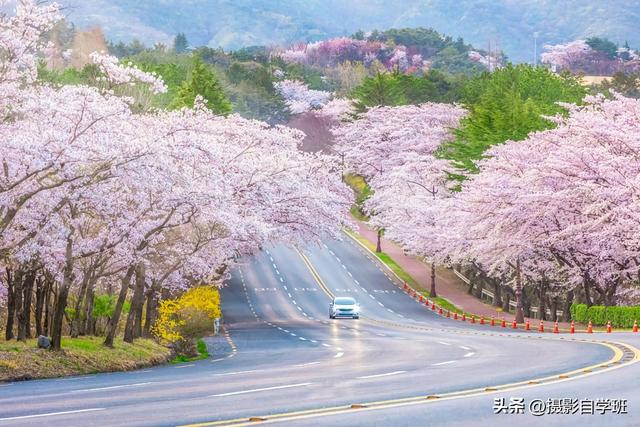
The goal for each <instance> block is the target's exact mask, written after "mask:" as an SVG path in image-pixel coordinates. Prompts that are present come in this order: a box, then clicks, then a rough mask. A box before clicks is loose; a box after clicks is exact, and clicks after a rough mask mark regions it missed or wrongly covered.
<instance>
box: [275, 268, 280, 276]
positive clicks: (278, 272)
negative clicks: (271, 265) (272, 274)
mask: <svg viewBox="0 0 640 427" xmlns="http://www.w3.org/2000/svg"><path fill="white" fill-rule="evenodd" d="M276 274H277V275H278V276H279V275H280V271H279V270H278V269H277V268H276Z"/></svg>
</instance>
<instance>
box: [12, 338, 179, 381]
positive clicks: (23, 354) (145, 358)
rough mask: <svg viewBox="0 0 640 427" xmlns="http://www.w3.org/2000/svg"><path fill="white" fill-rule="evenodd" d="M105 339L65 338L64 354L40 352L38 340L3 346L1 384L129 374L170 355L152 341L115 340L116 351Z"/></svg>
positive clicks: (158, 362) (59, 352)
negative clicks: (77, 376) (124, 372)
mask: <svg viewBox="0 0 640 427" xmlns="http://www.w3.org/2000/svg"><path fill="white" fill-rule="evenodd" d="M103 341H104V338H103V337H78V338H67V337H65V338H63V339H62V351H49V350H44V349H39V348H37V340H36V339H29V340H27V341H26V342H16V341H2V342H0V381H10V380H18V379H32V378H51V377H60V376H68V375H82V374H90V373H96V372H112V371H127V370H132V369H138V368H142V367H146V366H152V365H157V364H160V363H165V362H166V361H167V360H168V359H169V356H170V355H171V351H170V350H169V349H168V348H166V347H164V346H162V345H160V344H158V343H157V342H155V341H154V340H150V339H138V340H136V341H135V342H134V343H133V344H129V343H125V342H123V341H122V339H116V341H115V343H114V346H113V348H108V347H105V346H104V345H102V343H103Z"/></svg>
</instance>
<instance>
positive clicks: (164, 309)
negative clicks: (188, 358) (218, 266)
mask: <svg viewBox="0 0 640 427" xmlns="http://www.w3.org/2000/svg"><path fill="white" fill-rule="evenodd" d="M220 316H221V311H220V292H219V291H218V289H216V288H214V287H212V286H198V287H195V288H191V289H189V290H188V291H187V292H185V293H184V294H182V296H180V297H179V298H176V299H169V300H164V301H162V302H161V303H160V306H159V307H158V319H157V320H156V323H155V325H154V326H153V329H152V331H153V333H154V334H155V335H156V336H157V337H158V338H160V339H161V340H163V341H168V342H171V343H175V342H179V341H184V340H192V339H193V338H197V336H194V335H198V334H201V333H205V332H206V331H207V330H209V329H213V319H215V318H217V317H220Z"/></svg>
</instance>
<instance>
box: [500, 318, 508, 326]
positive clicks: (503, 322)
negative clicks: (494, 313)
mask: <svg viewBox="0 0 640 427" xmlns="http://www.w3.org/2000/svg"><path fill="white" fill-rule="evenodd" d="M500 326H502V327H503V328H506V327H507V321H506V320H504V317H503V318H502V325H500Z"/></svg>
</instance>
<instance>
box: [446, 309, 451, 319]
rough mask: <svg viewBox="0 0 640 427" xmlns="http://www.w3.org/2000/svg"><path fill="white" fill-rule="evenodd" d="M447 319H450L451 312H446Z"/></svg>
mask: <svg viewBox="0 0 640 427" xmlns="http://www.w3.org/2000/svg"><path fill="white" fill-rule="evenodd" d="M447 317H448V318H451V310H447Z"/></svg>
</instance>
